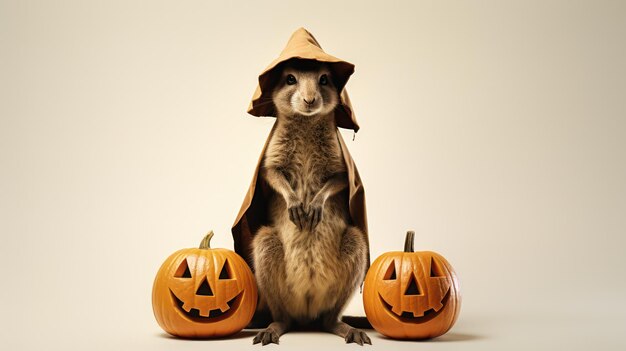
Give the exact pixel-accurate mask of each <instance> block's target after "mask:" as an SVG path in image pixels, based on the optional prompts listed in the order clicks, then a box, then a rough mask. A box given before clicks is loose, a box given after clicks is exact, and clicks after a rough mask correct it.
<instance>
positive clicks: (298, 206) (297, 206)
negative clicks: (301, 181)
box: [287, 200, 307, 230]
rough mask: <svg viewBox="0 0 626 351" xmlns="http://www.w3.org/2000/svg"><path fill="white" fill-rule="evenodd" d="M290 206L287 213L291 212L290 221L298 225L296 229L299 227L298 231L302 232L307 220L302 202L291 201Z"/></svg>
mask: <svg viewBox="0 0 626 351" xmlns="http://www.w3.org/2000/svg"><path fill="white" fill-rule="evenodd" d="M288 206H289V207H288V209H287V211H289V219H290V220H291V221H292V222H293V223H294V224H295V225H296V227H298V229H300V230H302V229H303V228H304V226H305V223H306V220H307V215H306V212H305V211H304V205H303V204H302V201H299V200H296V201H290V203H289V205H288Z"/></svg>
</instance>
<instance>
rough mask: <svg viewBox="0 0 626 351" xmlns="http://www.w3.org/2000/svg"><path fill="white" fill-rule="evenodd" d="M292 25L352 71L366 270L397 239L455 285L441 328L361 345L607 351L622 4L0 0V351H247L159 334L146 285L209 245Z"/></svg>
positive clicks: (614, 320) (622, 134)
mask: <svg viewBox="0 0 626 351" xmlns="http://www.w3.org/2000/svg"><path fill="white" fill-rule="evenodd" d="M299 26H305V27H306V28H308V29H309V30H310V31H311V32H312V33H314V34H315V35H316V37H317V39H318V40H319V41H320V42H321V43H322V45H323V47H324V48H325V49H326V50H327V51H328V52H329V53H331V54H333V55H336V56H338V57H340V58H343V59H345V60H348V61H351V62H353V63H355V64H356V73H355V74H354V76H353V77H352V78H351V80H350V81H349V83H348V85H347V88H348V91H349V93H350V94H351V97H352V101H353V105H354V108H355V110H356V113H357V117H358V120H359V122H360V124H361V126H362V130H361V131H360V132H359V133H358V134H357V135H356V140H355V141H354V142H353V141H351V139H352V133H350V132H344V137H345V138H346V140H350V141H348V147H349V149H350V150H351V153H352V155H353V157H354V159H355V160H356V164H357V166H358V167H359V170H360V172H361V175H362V178H363V181H364V183H365V187H366V194H367V200H368V212H369V224H370V230H371V245H372V256H373V257H374V258H375V257H377V256H378V255H379V254H380V253H382V252H384V251H390V250H398V249H401V247H402V241H403V236H404V232H405V230H406V229H409V228H412V229H415V230H416V231H417V233H418V237H417V238H418V241H417V243H416V246H417V247H418V248H421V249H431V250H435V251H438V252H440V253H442V254H444V255H445V256H446V257H447V258H448V259H449V260H450V261H451V262H452V264H453V265H454V266H455V267H456V269H457V271H458V273H459V275H460V277H461V283H462V292H463V295H464V304H463V308H462V311H461V316H460V319H459V321H458V323H457V325H456V326H455V327H454V329H453V330H452V331H451V332H450V333H449V334H448V335H446V336H444V337H442V338H439V339H437V340H434V341H430V342H422V343H419V345H416V344H415V343H413V342H408V343H407V342H404V343H400V342H392V341H390V340H386V339H383V338H381V337H380V336H379V335H378V334H377V333H375V332H373V331H371V332H370V335H371V336H372V338H373V341H374V346H373V347H369V349H390V348H397V349H417V348H420V349H422V350H430V349H433V350H435V349H436V350H444V349H455V350H458V349H460V348H464V349H474V350H486V349H498V350H504V349H506V350H515V349H546V350H550V349H568V350H574V349H579V350H587V349H590V348H591V347H594V348H595V349H598V350H617V349H622V350H623V349H624V348H625V347H626V341H625V340H624V339H623V328H624V325H626V303H624V300H623V299H624V297H625V296H626V279H625V278H626V277H625V275H626V274H625V273H626V260H625V259H624V245H625V243H626V240H625V239H624V235H625V234H626V181H625V179H626V157H625V156H626V153H625V150H626V64H625V62H626V44H625V43H626V35H625V34H626V2H623V1H586V2H584V1H583V2H580V1H524V2H519V3H511V2H501V1H493V2H492V1H480V2H465V1H463V2H461V1H459V2H447V1H433V2H416V1H410V2H404V3H397V2H391V1H389V2H385V4H384V5H383V4H382V2H381V3H380V4H378V5H374V4H367V3H365V2H362V1H354V2H351V3H349V2H345V1H341V2H339V1H337V2H335V1H314V2H290V3H289V4H283V5H281V4H279V3H278V2H263V3H261V2H250V3H243V2H242V3H240V4H236V3H232V4H227V3H226V2H214V3H211V2H209V1H176V2H174V1H173V2H161V1H144V2H138V1H106V2H86V1H59V2H56V1H55V2H52V1H41V2H36V1H1V2H0V117H1V119H0V161H1V164H0V165H1V169H0V170H1V172H0V177H1V182H0V218H1V221H0V230H1V235H2V238H1V242H2V244H1V245H0V250H1V251H0V253H1V256H0V260H1V265H2V267H3V272H4V274H5V278H4V279H2V281H3V283H2V289H0V304H1V311H2V313H1V317H0V331H1V334H0V349H3V350H30V349H46V350H67V349H83V350H94V349H96V350H110V349H114V348H115V349H132V350H141V349H146V350H147V349H150V350H171V349H177V350H188V349H198V350H201V349H202V350H206V349H209V348H217V347H219V349H223V350H228V349H233V350H234V349H238V350H241V349H246V348H248V349H258V346H257V347H252V346H251V345H250V344H251V336H252V334H250V333H244V334H241V335H239V336H238V337H237V338H235V339H232V340H221V341H199V342H191V341H181V340H176V339H171V338H168V337H166V336H165V335H164V334H163V332H162V331H161V330H160V328H159V327H158V325H157V324H156V322H155V321H154V318H153V316H152V310H151V302H150V291H151V287H152V279H153V277H154V274H155V272H156V270H157V269H158V267H159V266H160V264H161V262H162V261H163V260H164V259H165V257H166V256H167V255H169V254H170V253H171V252H173V251H174V250H176V249H178V248H182V247H190V246H196V245H197V244H198V242H199V240H200V239H201V237H202V235H203V234H204V233H205V232H206V231H207V230H208V229H211V228H213V229H215V231H216V234H217V237H216V238H215V240H214V246H222V247H228V248H232V239H231V237H230V231H229V230H230V225H231V224H232V222H233V221H234V218H235V215H236V213H237V211H238V210H239V206H240V204H241V200H242V199H243V196H244V192H245V191H246V189H247V186H248V184H249V181H250V177H251V175H252V171H253V169H254V165H255V162H256V160H257V158H258V156H259V152H260V150H261V147H262V144H263V142H264V140H265V138H266V136H267V133H268V131H269V128H270V126H271V123H272V120H271V119H260V118H253V117H250V116H248V115H246V113H245V109H246V107H247V105H248V102H249V99H250V97H251V96H252V93H253V90H254V88H255V84H256V77H257V75H258V73H259V72H260V71H261V70H262V69H263V68H264V67H265V66H266V65H267V64H268V63H269V62H270V61H271V60H272V59H273V58H274V57H276V56H277V55H278V53H279V52H280V50H281V49H282V47H283V46H284V44H285V43H286V41H287V39H288V37H289V35H290V34H291V32H292V31H293V30H295V29H296V28H297V27H299ZM348 312H350V313H362V307H361V300H360V295H356V297H355V299H354V300H353V301H352V302H351V304H350V306H349V307H348ZM281 341H282V343H281V346H282V345H287V346H283V347H281V349H282V348H286V349H290V347H289V345H291V346H305V348H307V347H308V349H318V348H328V349H334V348H336V349H340V348H353V349H355V348H356V347H357V346H354V345H348V346H346V345H344V344H343V341H342V340H340V339H339V338H337V337H334V336H330V335H322V334H316V333H297V334H287V335H285V336H284V337H283V338H282V339H281Z"/></svg>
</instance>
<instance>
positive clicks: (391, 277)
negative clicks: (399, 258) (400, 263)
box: [383, 261, 396, 280]
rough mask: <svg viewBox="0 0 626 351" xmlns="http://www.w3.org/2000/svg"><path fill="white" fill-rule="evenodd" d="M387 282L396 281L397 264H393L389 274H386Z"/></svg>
mask: <svg viewBox="0 0 626 351" xmlns="http://www.w3.org/2000/svg"><path fill="white" fill-rule="evenodd" d="M383 279H385V280H395V279H396V262H395V261H394V262H391V264H390V265H389V268H387V272H386V273H385V277H384V278H383Z"/></svg>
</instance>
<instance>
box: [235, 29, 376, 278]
mask: <svg viewBox="0 0 626 351" xmlns="http://www.w3.org/2000/svg"><path fill="white" fill-rule="evenodd" d="M292 59H306V60H316V61H320V62H326V63H328V65H329V67H330V69H331V71H332V73H333V76H334V77H335V79H336V80H337V84H336V85H337V87H338V89H339V90H340V91H341V94H340V99H341V104H340V106H339V107H338V108H337V109H336V110H335V120H336V122H337V126H338V127H341V128H347V129H352V130H354V131H355V132H356V131H358V130H359V125H358V124H357V122H356V119H355V117H354V113H353V112H352V106H351V105H350V99H349V98H348V93H347V92H346V90H345V89H344V88H343V87H344V86H345V84H346V82H347V81H348V78H349V77H350V75H351V74H352V73H353V72H354V65H353V64H351V63H349V62H346V61H342V60H340V59H338V58H336V57H333V56H331V55H328V54H327V53H325V52H324V51H323V50H322V48H321V47H320V45H319V43H318V42H317V40H315V38H314V37H313V35H312V34H311V33H309V32H308V31H307V30H306V29H304V28H299V29H298V30H296V31H295V32H294V33H293V34H292V36H291V38H290V39H289V42H288V43H287V46H286V47H285V49H284V50H283V52H282V53H281V54H280V56H279V57H278V58H277V59H276V60H274V61H272V63H271V64H270V65H269V66H268V67H267V68H266V69H265V70H264V71H263V72H262V73H261V75H260V76H259V85H258V86H257V89H256V91H255V92H254V96H253V98H252V102H251V103H250V107H249V108H248V113H250V114H251V115H253V116H271V117H276V113H275V111H274V106H273V104H271V103H267V102H268V101H270V100H269V99H270V94H271V91H272V88H273V85H274V84H273V83H274V82H275V81H276V77H277V74H278V73H279V72H280V68H281V65H282V64H283V63H284V62H285V61H287V60H292ZM264 102H265V103H264ZM275 127H276V125H275V124H274V127H273V128H272V131H271V132H270V135H269V137H268V138H267V141H266V142H265V146H263V151H261V157H259V161H258V163H257V166H256V169H255V170H254V175H253V177H252V182H251V184H250V188H249V189H248V192H247V194H246V197H245V199H244V200H243V204H242V205H241V210H239V214H238V215H237V219H236V220H235V223H234V224H233V227H232V233H233V239H234V241H235V251H236V252H237V253H238V254H239V255H241V256H242V257H243V258H244V259H245V260H246V262H248V265H250V267H252V269H253V270H254V266H253V264H252V247H251V245H252V237H253V236H254V235H255V234H256V232H257V230H258V229H259V227H261V226H262V225H265V224H267V223H268V220H267V218H268V217H267V203H268V198H269V196H270V194H271V192H273V190H272V189H271V188H270V187H269V185H268V184H267V183H266V182H264V181H263V180H262V179H261V178H259V167H260V166H261V161H262V160H263V155H264V154H265V150H266V149H267V145H268V144H269V141H270V139H271V138H272V134H273V133H274V129H275ZM337 139H338V140H339V144H340V145H341V151H342V154H343V158H344V161H345V163H346V168H347V170H348V184H349V189H348V191H349V207H350V217H351V220H352V223H351V224H352V225H354V226H356V227H358V228H359V229H360V230H361V232H362V233H363V236H364V239H365V242H366V243H367V246H368V247H367V252H368V254H367V262H366V267H365V270H366V271H367V268H368V267H369V263H370V259H369V240H368V236H367V214H366V211H365V194H364V189H363V184H362V183H361V178H360V177H359V172H358V171H357V169H356V165H355V164H354V161H353V160H352V157H351V156H350V153H349V152H348V148H347V147H346V144H345V142H344V141H343V138H342V137H341V134H340V133H339V130H337Z"/></svg>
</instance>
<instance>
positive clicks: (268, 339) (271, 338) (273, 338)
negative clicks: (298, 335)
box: [252, 327, 280, 346]
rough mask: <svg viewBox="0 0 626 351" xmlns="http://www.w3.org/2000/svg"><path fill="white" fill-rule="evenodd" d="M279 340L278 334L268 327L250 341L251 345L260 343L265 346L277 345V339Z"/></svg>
mask: <svg viewBox="0 0 626 351" xmlns="http://www.w3.org/2000/svg"><path fill="white" fill-rule="evenodd" d="M279 338H280V335H278V333H277V332H276V331H275V330H274V329H272V328H271V327H268V328H267V329H265V330H262V331H260V332H259V333H258V334H257V335H256V336H255V337H254V339H253V340H252V344H258V343H261V345H263V346H265V345H267V344H272V343H273V344H278V339H279Z"/></svg>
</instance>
